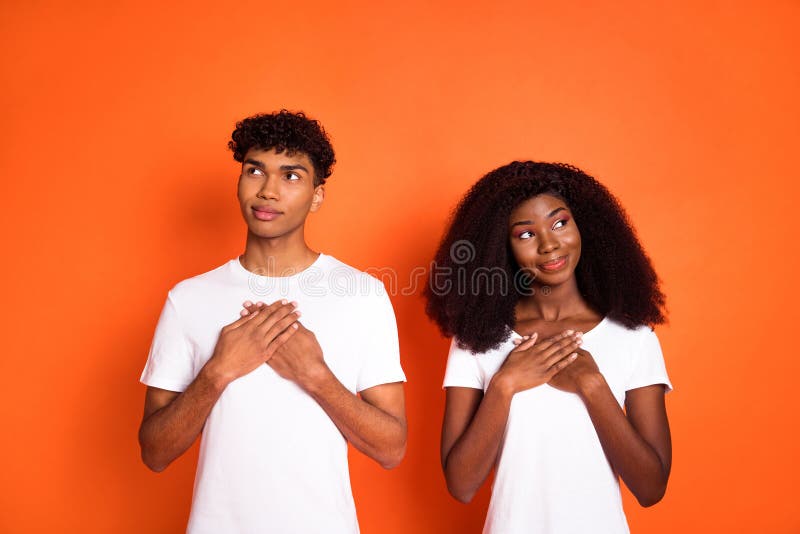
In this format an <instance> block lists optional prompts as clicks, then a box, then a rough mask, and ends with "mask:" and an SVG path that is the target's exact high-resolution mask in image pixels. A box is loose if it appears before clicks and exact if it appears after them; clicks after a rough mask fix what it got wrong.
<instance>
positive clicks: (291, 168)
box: [280, 164, 308, 173]
mask: <svg viewBox="0 0 800 534" xmlns="http://www.w3.org/2000/svg"><path fill="white" fill-rule="evenodd" d="M280 169H281V170H282V171H296V170H301V171H305V172H306V173H308V169H306V168H305V166H303V165H299V164H297V165H281V166H280Z"/></svg>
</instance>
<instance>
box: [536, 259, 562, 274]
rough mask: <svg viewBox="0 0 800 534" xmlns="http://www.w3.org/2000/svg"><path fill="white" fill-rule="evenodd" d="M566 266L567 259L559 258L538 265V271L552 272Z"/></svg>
mask: <svg viewBox="0 0 800 534" xmlns="http://www.w3.org/2000/svg"><path fill="white" fill-rule="evenodd" d="M566 264H567V257H566V256H561V257H560V258H556V259H554V260H550V261H548V262H545V263H540V264H539V269H541V270H542V271H547V272H553V271H558V270H560V269H562V268H563V267H564V266H565V265H566Z"/></svg>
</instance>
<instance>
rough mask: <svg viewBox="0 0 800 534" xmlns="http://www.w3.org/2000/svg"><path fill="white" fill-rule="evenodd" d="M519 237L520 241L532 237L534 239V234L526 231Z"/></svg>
mask: <svg viewBox="0 0 800 534" xmlns="http://www.w3.org/2000/svg"><path fill="white" fill-rule="evenodd" d="M517 237H519V238H520V239H530V238H531V237H533V232H531V231H530V230H525V231H524V232H522V233H520V234H519V235H518V236H517Z"/></svg>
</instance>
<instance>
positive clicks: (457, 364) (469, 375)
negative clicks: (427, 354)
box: [442, 338, 484, 389]
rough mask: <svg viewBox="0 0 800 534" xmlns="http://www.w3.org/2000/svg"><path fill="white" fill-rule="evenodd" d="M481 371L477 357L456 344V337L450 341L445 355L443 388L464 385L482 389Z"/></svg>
mask: <svg viewBox="0 0 800 534" xmlns="http://www.w3.org/2000/svg"><path fill="white" fill-rule="evenodd" d="M483 382H484V380H483V373H482V372H481V368H480V365H478V357H477V356H476V355H474V354H473V353H471V352H470V351H468V350H466V349H462V348H461V347H459V346H458V342H457V341H456V338H453V340H452V341H451V342H450V353H449V354H448V356H447V369H445V372H444V383H443V384H442V387H443V388H448V387H464V388H474V389H484V387H483Z"/></svg>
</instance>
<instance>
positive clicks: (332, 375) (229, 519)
mask: <svg viewBox="0 0 800 534" xmlns="http://www.w3.org/2000/svg"><path fill="white" fill-rule="evenodd" d="M229 147H230V148H231V150H233V152H234V159H236V161H238V162H241V163H242V173H241V176H240V177H239V188H238V197H239V204H240V206H241V210H242V215H243V216H244V220H245V222H246V223H247V229H248V231H247V243H246V246H245V250H244V254H242V255H241V256H239V257H238V258H236V259H232V260H230V261H228V262H227V263H225V264H224V265H222V266H221V267H219V268H217V269H214V270H213V271H210V272H207V273H205V274H201V275H199V276H196V277H194V278H190V279H188V280H184V281H183V282H181V283H179V284H178V285H176V286H175V287H174V288H173V289H172V290H171V291H170V292H169V295H168V297H167V302H166V304H165V306H164V309H163V311H162V314H161V318H160V319H159V322H158V326H157V328H156V332H155V337H154V339H153V344H152V347H151V349H150V354H149V357H148V360H147V364H146V366H145V369H144V372H143V373H142V377H141V381H142V382H143V383H145V384H146V385H147V386H148V388H147V394H146V398H145V409H144V417H143V419H142V424H141V428H140V430H139V443H140V445H141V449H142V459H143V460H144V463H145V464H146V465H147V466H148V467H149V468H150V469H152V470H154V471H162V470H163V469H165V468H166V467H167V466H168V465H169V464H170V462H172V461H173V460H174V459H176V458H177V457H178V456H180V455H181V454H183V453H184V452H185V451H186V450H187V449H188V448H189V447H190V446H191V445H192V443H193V442H194V441H195V439H196V438H197V436H198V435H200V433H201V432H202V434H203V438H202V442H201V445H200V459H199V463H198V467H197V475H196V480H195V487H194V497H193V501H192V510H191V514H190V518H189V525H188V529H187V531H188V532H189V533H191V534H221V533H225V534H235V533H256V532H258V533H262V532H276V533H287V532H292V533H319V532H326V533H348V534H349V533H354V532H358V521H357V519H356V511H355V506H354V503H353V497H352V493H351V490H350V478H349V472H348V465H347V441H349V442H350V443H351V444H352V445H353V446H354V447H355V448H357V449H358V450H360V451H361V452H363V453H364V454H366V455H367V456H369V457H370V458H373V459H374V460H375V461H377V462H378V463H379V464H380V465H382V466H383V467H385V468H392V467H394V466H396V465H397V464H398V463H399V462H400V460H401V459H402V457H403V455H404V453H405V445H406V419H405V406H404V396H403V385H402V383H403V382H404V381H405V376H404V374H403V371H402V369H401V367H400V357H399V348H398V340H397V326H396V323H395V318H394V312H393V310H392V306H391V303H390V301H389V299H388V297H387V295H386V294H385V292H384V288H383V285H382V284H381V283H380V282H379V281H378V280H376V279H375V278H372V277H370V276H368V275H366V274H365V273H362V272H360V271H357V270H356V269H353V268H352V267H349V266H347V265H345V264H343V263H341V262H339V261H338V260H336V259H334V258H333V257H331V256H327V255H325V254H320V253H317V252H315V251H313V250H311V249H310V248H309V247H308V245H307V244H306V242H305V238H304V227H305V222H306V217H307V216H308V214H309V213H310V212H315V211H317V210H318V209H319V208H320V206H321V204H322V201H323V199H324V193H325V180H326V179H327V178H328V176H330V174H331V167H332V165H333V163H334V161H335V160H334V153H333V148H332V147H331V145H330V142H329V140H328V138H327V136H326V134H325V132H324V130H323V129H322V127H321V126H320V124H319V123H318V122H317V121H314V120H310V119H308V118H307V117H306V116H305V115H303V114H302V113H289V112H287V111H285V110H284V111H281V112H279V113H274V114H270V115H256V116H253V117H249V118H247V119H245V120H243V121H241V122H239V123H237V125H236V130H235V131H234V132H233V136H232V141H231V142H230V143H229ZM251 300H253V301H255V300H258V301H264V302H267V303H271V304H269V305H267V304H264V303H262V302H258V303H257V304H253V303H252V302H250V301H251ZM243 304H244V309H243V308H242V306H243ZM301 313H302V316H301ZM237 316H240V317H239V318H238V319H237V320H234V319H236V318H237ZM301 317H302V320H301Z"/></svg>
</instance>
